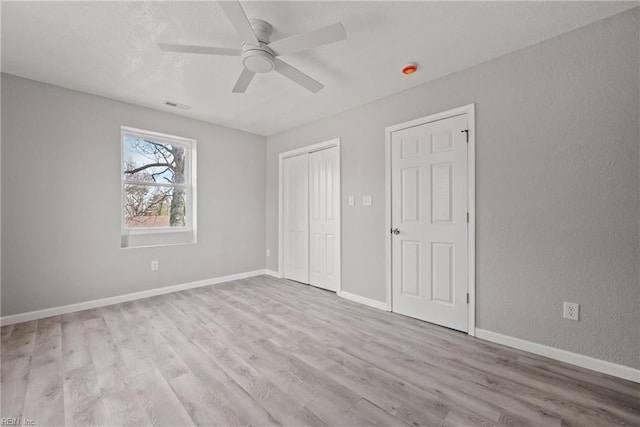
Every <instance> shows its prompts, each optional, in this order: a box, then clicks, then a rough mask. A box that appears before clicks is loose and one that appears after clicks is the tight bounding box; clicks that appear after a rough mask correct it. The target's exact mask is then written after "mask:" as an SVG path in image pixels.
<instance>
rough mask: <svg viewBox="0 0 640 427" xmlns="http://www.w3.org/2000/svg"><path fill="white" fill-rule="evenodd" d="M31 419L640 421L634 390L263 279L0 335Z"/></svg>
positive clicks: (7, 411) (175, 422)
mask: <svg viewBox="0 0 640 427" xmlns="http://www.w3.org/2000/svg"><path fill="white" fill-rule="evenodd" d="M2 417H25V418H29V419H33V420H35V422H36V424H37V425H83V426H84V425H149V424H154V425H167V426H168V425H171V426H180V425H193V424H199V425H249V424H251V425H291V426H302V425H314V426H321V425H335V426H337V425H341V426H359V425H381V426H391V425H415V426H418V425H433V426H435V425H448V426H454V425H455V426H467V425H514V426H524V425H535V426H559V425H576V426H596V425H597V426H600V425H609V424H612V425H614V424H615V425H636V426H638V425H640V385H638V384H634V383H631V382H627V381H623V380H619V379H615V378H613V377H609V376H606V375H602V374H598V373H594V372H591V371H588V370H585V369H580V368H576V367H572V366H570V365H565V364H562V363H559V362H555V361H552V360H550V359H545V358H542V357H538V356H534V355H531V354H528V353H525V352H521V351H517V350H512V349H509V348H507V347H502V346H499V345H494V344H491V343H487V342H484V341H481V340H478V339H475V338H471V337H468V336H466V335H464V334H461V333H457V332H454V331H451V330H448V329H444V328H440V327H437V326H434V325H430V324H428V323H424V322H420V321H417V320H413V319H409V318H406V317H403V316H400V315H397V314H392V313H385V312H382V311H378V310H375V309H371V308H368V307H365V306H362V305H359V304H356V303H352V302H349V301H346V300H343V299H340V298H338V297H336V296H335V294H332V293H329V292H325V291H322V290H319V289H315V288H312V287H309V286H304V285H301V284H297V283H293V282H288V281H284V280H279V279H273V278H271V277H267V276H261V277H258V278H254V279H246V280H238V281H235V282H230V283H225V284H220V285H215V286H210V287H206V288H199V289H193V290H188V291H182V292H178V293H174V294H169V295H163V296H158V297H153V298H148V299H145V300H139V301H135V302H130V303H123V304H117V305H113V306H109V307H105V308H100V309H95V310H88V311H83V312H78V313H73V314H68V315H63V316H57V317H52V318H48V319H43V320H38V321H33V322H26V323H21V324H17V325H14V326H6V327H3V328H2Z"/></svg>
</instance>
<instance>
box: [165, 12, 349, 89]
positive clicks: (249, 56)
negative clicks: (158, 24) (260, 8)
mask: <svg viewBox="0 0 640 427" xmlns="http://www.w3.org/2000/svg"><path fill="white" fill-rule="evenodd" d="M219 4H220V6H221V7H222V9H223V11H224V12H225V14H226V15H227V17H228V18H229V20H230V21H231V24H233V26H234V27H235V29H236V31H237V32H238V34H239V35H240V38H241V39H242V49H229V48H223V47H209V46H190V45H181V44H170V43H158V47H159V48H160V49H162V50H164V51H166V52H179V53H199V54H205V55H224V56H240V57H242V65H243V66H244V69H243V70H242V72H241V73H240V76H239V77H238V81H237V82H236V84H235V86H234V87H233V90H232V92H234V93H243V92H245V91H246V90H247V87H248V86H249V83H251V80H252V79H253V76H255V74H256V73H268V72H270V71H273V70H275V71H276V72H277V73H280V74H282V75H283V76H285V77H286V78H288V79H290V80H292V81H294V82H295V83H297V84H299V85H300V86H302V87H304V88H305V89H307V90H309V91H311V92H313V93H316V92H318V91H319V90H320V89H322V88H323V87H324V85H323V84H322V83H320V82H318V81H316V80H314V79H312V78H311V77H309V76H308V75H306V74H305V73H303V72H302V71H300V70H298V69H297V68H295V67H293V66H291V65H289V64H287V63H286V62H284V61H282V60H281V59H279V58H277V57H278V56H280V55H285V54H288V53H293V52H299V51H301V50H306V49H312V48H315V47H318V46H322V45H325V44H329V43H333V42H337V41H341V40H345V39H346V38H347V34H346V33H345V31H344V27H343V26H342V24H341V23H337V24H333V25H329V26H328V27H324V28H320V29H319V30H315V31H310V32H307V33H302V34H297V35H295V36H291V37H287V38H285V39H281V40H278V41H275V42H271V39H270V37H271V33H272V31H273V28H272V27H271V24H269V23H268V22H266V21H263V20H261V19H248V18H247V15H246V14H245V13H244V9H243V8H242V6H241V5H240V2H238V1H220V2H219Z"/></svg>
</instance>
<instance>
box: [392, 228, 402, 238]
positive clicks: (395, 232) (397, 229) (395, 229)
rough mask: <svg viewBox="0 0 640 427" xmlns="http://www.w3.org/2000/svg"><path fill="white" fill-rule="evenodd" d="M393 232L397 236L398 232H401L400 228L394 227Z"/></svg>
mask: <svg viewBox="0 0 640 427" xmlns="http://www.w3.org/2000/svg"><path fill="white" fill-rule="evenodd" d="M391 232H392V233H393V234H395V235H396V236H397V235H398V234H400V229H399V228H394V229H393V230H391Z"/></svg>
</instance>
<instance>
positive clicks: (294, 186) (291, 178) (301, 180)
mask: <svg viewBox="0 0 640 427" xmlns="http://www.w3.org/2000/svg"><path fill="white" fill-rule="evenodd" d="M283 166H284V168H283V179H284V277H285V278H286V279H291V280H295V281H298V282H302V283H309V155H308V154H306V153H305V154H302V155H299V156H295V157H289V158H286V159H284V163H283Z"/></svg>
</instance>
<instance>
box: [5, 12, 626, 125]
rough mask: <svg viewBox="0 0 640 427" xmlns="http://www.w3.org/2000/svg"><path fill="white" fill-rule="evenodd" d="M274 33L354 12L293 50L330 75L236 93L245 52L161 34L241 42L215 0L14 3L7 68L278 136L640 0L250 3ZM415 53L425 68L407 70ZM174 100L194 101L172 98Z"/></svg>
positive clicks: (308, 66)
mask: <svg viewBox="0 0 640 427" xmlns="http://www.w3.org/2000/svg"><path fill="white" fill-rule="evenodd" d="M242 4H243V6H244V8H245V11H246V13H247V15H248V16H249V17H253V18H261V19H264V20H266V21H268V22H270V23H271V24H272V25H273V27H274V33H273V36H272V38H271V40H272V41H275V40H278V39H280V38H284V37H288V36H291V35H294V34H297V33H301V32H305V31H309V30H313V29H316V28H320V27H323V26H326V25H329V24H333V23H335V22H338V21H340V22H342V23H343V24H344V27H345V29H346V32H347V36H348V39H347V40H346V41H343V42H339V43H335V44H331V45H326V46H323V47H320V48H317V49H314V50H311V51H306V52H301V53H295V54H291V55H286V56H282V57H281V58H282V59H283V60H285V61H287V62H289V63H290V64H291V65H294V66H296V67H298V68H300V69H301V70H302V71H304V72H305V73H307V74H309V75H310V76H311V77H313V78H315V79H317V80H319V81H320V82H322V83H324V85H325V88H324V89H323V90H321V91H320V92H319V93H317V94H312V93H310V92H307V91H306V90H305V89H303V88H301V87H299V86H297V85H296V84H294V83H293V82H291V81H289V80H287V79H285V78H284V77H282V76H280V75H278V74H276V73H269V74H263V75H257V76H256V78H255V79H254V81H253V82H252V83H251V85H250V86H249V89H248V90H247V92H246V93H245V94H233V93H231V88H232V87H233V85H234V83H235V80H236V78H237V77H238V75H239V73H240V71H241V69H242V66H241V62H240V58H236V57H222V56H204V55H188V54H174V53H165V52H162V51H160V50H159V49H158V48H157V46H156V45H155V43H156V42H160V41H162V42H167V43H188V44H201V45H211V46H220V47H231V48H239V47H240V41H239V38H238V36H237V35H236V33H235V31H234V29H233V27H232V26H231V24H230V23H229V21H228V19H227V18H226V16H225V15H224V14H223V13H222V9H221V8H220V6H219V5H218V4H217V3H215V2H182V1H176V2H148V1H147V2H6V1H3V2H2V71H3V72H5V73H9V74H14V75H18V76H22V77H26V78H30V79H34V80H40V81H43V82H47V83H51V84H54V85H58V86H62V87H66V88H71V89H76V90H80V91H84V92H89V93H93V94H97V95H103V96H107V97H110V98H114V99H118V100H122V101H127V102H131V103H134V104H139V105H143V106H147V107H151V108H155V109H159V110H166V111H171V112H174V113H176V114H181V115H185V116H189V117H193V118H197V119H201V120H205V121H209V122H213V123H218V124H222V125H226V126H230V127H234V128H238V129H243V130H247V131H250V132H254V133H257V134H261V135H271V134H274V133H277V132H280V131H282V130H285V129H289V128H291V127H295V126H298V125H301V124H304V123H307V122H310V121H313V120H316V119H319V118H322V117H326V116H329V115H332V114H335V113H338V112H341V111H345V110H348V109H351V108H353V107H356V106H358V105H362V104H365V103H367V102H370V101H372V100H375V99H378V98H382V97H385V96H387V95H390V94H392V93H395V92H398V91H401V90H404V89H408V88H411V87H414V86H417V85H419V84H422V83H425V82H427V81H429V80H433V79H436V78H439V77H442V76H444V75H447V74H450V73H453V72H456V71H459V70H462V69H465V68H468V67H471V66H473V65H476V64H479V63H481V62H484V61H487V60H489V59H492V58H495V57H498V56H501V55H504V54H507V53H509V52H512V51H514V50H517V49H520V48H523V47H526V46H530V45H532V44H534V43H537V42H540V41H542V40H545V39H548V38H550V37H554V36H556V35H559V34H562V33H565V32H567V31H570V30H572V29H575V28H578V27H581V26H584V25H587V24H589V23H592V22H595V21H597V20H600V19H603V18H605V17H608V16H611V15H614V14H616V13H619V12H622V11H624V10H627V9H630V8H633V7H635V6H637V5H638V2H397V1H396V2H375V1H374V2H360V1H353V2H332V1H320V2H318V1H308V2H270V1H262V2H243V3H242ZM410 61H415V62H417V63H418V64H419V65H420V67H421V68H420V71H419V72H418V73H417V74H414V75H411V76H404V75H402V74H401V73H400V69H401V68H402V66H403V65H405V64H406V63H407V62H410ZM165 100H171V101H175V102H178V103H181V104H186V105H189V106H191V109H190V110H188V111H182V110H177V109H171V108H170V107H165V106H164V105H163V103H164V101H165Z"/></svg>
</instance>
